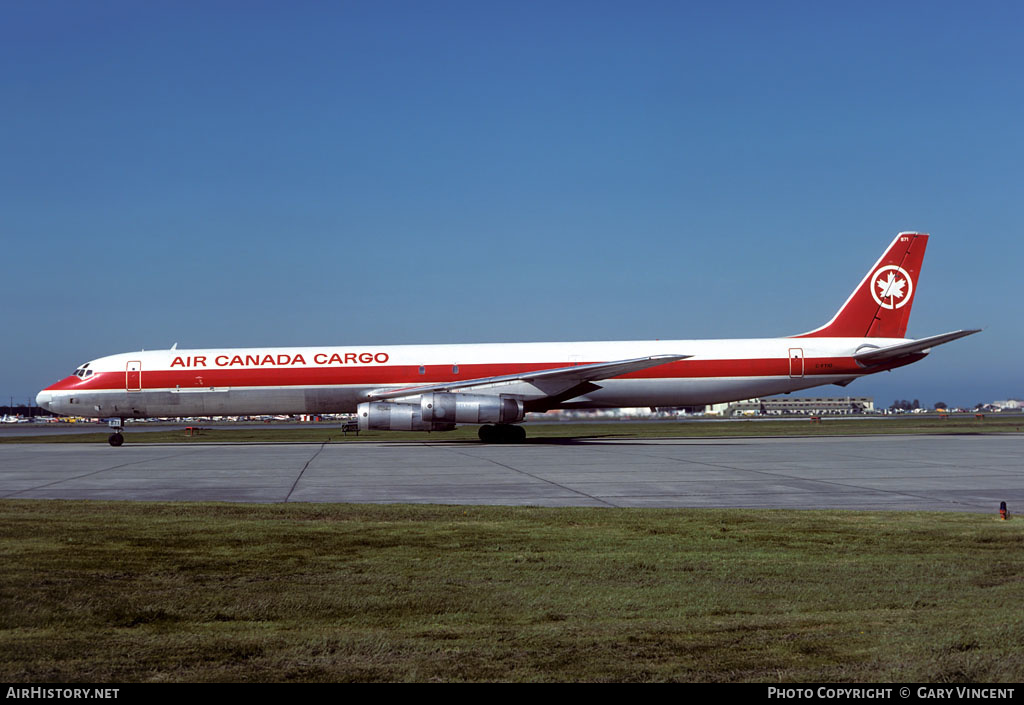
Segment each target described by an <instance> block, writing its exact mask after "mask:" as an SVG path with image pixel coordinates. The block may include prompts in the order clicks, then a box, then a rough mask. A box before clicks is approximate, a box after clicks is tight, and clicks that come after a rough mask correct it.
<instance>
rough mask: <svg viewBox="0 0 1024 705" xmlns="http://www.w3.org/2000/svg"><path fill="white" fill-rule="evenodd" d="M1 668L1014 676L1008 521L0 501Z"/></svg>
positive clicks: (289, 673)
mask: <svg viewBox="0 0 1024 705" xmlns="http://www.w3.org/2000/svg"><path fill="white" fill-rule="evenodd" d="M0 532H2V535H3V539H4V540H3V542H2V544H0V551H2V560H3V566H4V568H3V573H2V578H0V680H2V681H8V682H26V681H44V682H54V681H94V682H129V681H292V680H302V681H430V680H442V681H479V680H484V681H577V680H583V681H769V682H775V681H783V682H786V681H845V682H856V681H860V682H867V681H870V682H875V681H904V682H907V681H915V682H935V683H938V682H952V681H976V682H986V681H987V682H993V681H1009V682H1016V681H1020V680H1021V679H1022V677H1024V615H1022V611H1021V604H1022V601H1024V520H1010V521H1006V522H1001V521H998V520H997V519H996V518H995V517H993V516H987V515H986V516H982V515H971V514H951V513H911V512H908V513H854V512H791V511H748V510H619V509H536V508H486V507H473V508H466V507H434V506H426V507H422V506H416V507H411V506H361V505H269V506H266V505H263V506H260V505H214V504H197V503H193V504H149V503H136V502H122V503H102V502H59V501H19V500H7V501H2V502H0Z"/></svg>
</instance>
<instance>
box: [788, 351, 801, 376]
mask: <svg viewBox="0 0 1024 705" xmlns="http://www.w3.org/2000/svg"><path fill="white" fill-rule="evenodd" d="M789 376H790V377H791V378H793V379H799V378H800V377H803V376H804V349H803V348H790V349H789Z"/></svg>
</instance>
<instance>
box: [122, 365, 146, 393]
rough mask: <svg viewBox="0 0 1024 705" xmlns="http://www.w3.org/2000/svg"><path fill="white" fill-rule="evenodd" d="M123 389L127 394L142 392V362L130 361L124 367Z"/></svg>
mask: <svg viewBox="0 0 1024 705" xmlns="http://www.w3.org/2000/svg"><path fill="white" fill-rule="evenodd" d="M124 387H125V389H126V390H128V391H129V392H141V391H142V362H140V361H139V360H132V361H131V362H129V363H128V364H127V365H126V366H125V372H124Z"/></svg>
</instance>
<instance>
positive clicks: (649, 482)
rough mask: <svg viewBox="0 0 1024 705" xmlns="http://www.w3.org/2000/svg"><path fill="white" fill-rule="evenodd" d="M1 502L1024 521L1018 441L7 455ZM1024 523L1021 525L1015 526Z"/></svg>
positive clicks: (418, 445)
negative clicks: (988, 516) (811, 513)
mask: <svg viewBox="0 0 1024 705" xmlns="http://www.w3.org/2000/svg"><path fill="white" fill-rule="evenodd" d="M0 498H6V499H18V498H26V499H27V498H36V499H39V498H45V499H97V500H99V499H102V500H111V499H114V500H183V501H228V502H373V503H397V502H402V503H434V504H494V505H537V506H610V507H750V508H754V507H757V508H787V509H825V508H833V509H883V510H943V511H961V512H983V513H992V514H993V515H995V513H996V512H997V511H998V508H999V503H1000V502H1001V501H1005V502H1007V504H1008V506H1009V508H1010V511H1011V514H1012V513H1013V512H1014V509H1015V508H1021V507H1024V435H991V436H982V435H969V436H861V437H829V438H820V437H818V438H739V439H736V438H729V439H664V440H580V441H565V440H562V441H557V442H545V441H540V440H537V441H532V442H528V443H525V444H523V445H484V444H478V443H467V442H453V441H440V442H438V441H433V442H410V443H402V442H391V443H376V442H356V443H340V444H316V443H294V444H291V443H289V444H195V445H177V444H147V443H145V442H135V441H134V439H133V440H132V442H129V443H128V444H126V445H124V446H122V447H120V448H111V447H110V446H108V445H107V444H106V443H91V444H9V445H3V446H0ZM1021 511H1024V510H1021Z"/></svg>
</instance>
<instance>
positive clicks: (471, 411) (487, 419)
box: [420, 392, 526, 423]
mask: <svg viewBox="0 0 1024 705" xmlns="http://www.w3.org/2000/svg"><path fill="white" fill-rule="evenodd" d="M420 415H421V416H422V417H423V420H424V421H434V422H444V423H517V422H519V421H522V420H523V417H524V416H525V415H526V407H525V406H524V404H523V400H522V399H520V398H518V397H511V396H490V395H487V394H452V393H450V392H433V393H431V394H424V395H423V396H421V397H420Z"/></svg>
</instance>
